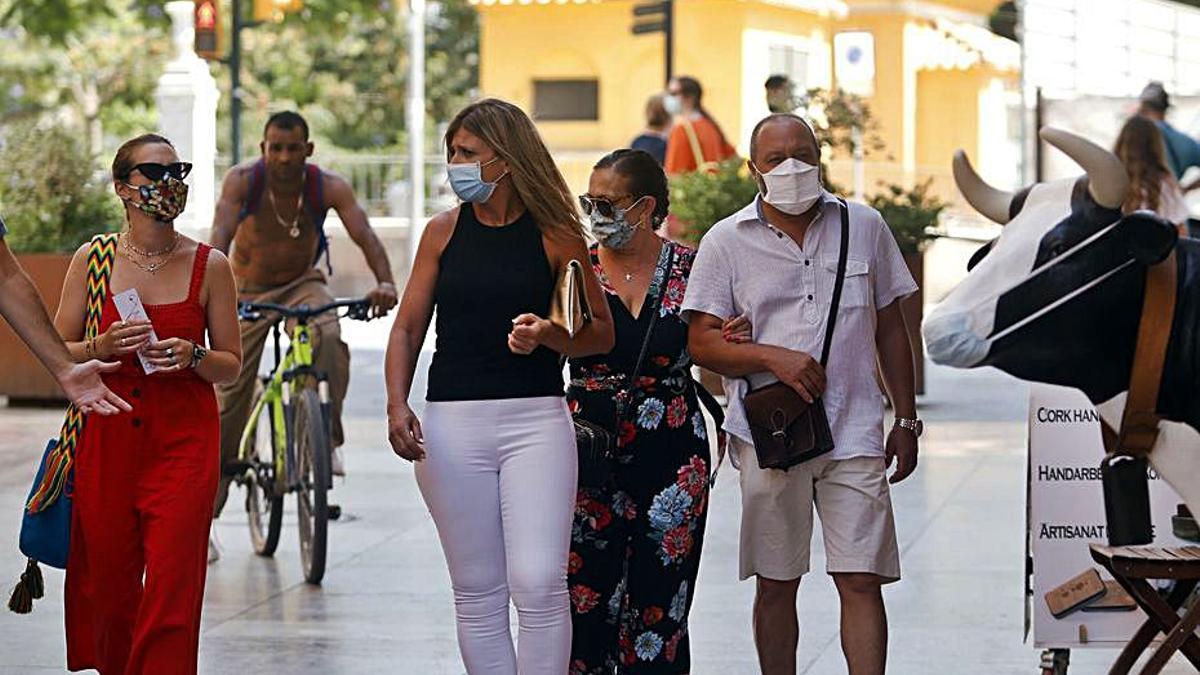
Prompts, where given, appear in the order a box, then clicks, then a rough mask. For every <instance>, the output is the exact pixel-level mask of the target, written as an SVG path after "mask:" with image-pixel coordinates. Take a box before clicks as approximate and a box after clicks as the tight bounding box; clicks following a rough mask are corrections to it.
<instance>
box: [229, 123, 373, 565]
mask: <svg viewBox="0 0 1200 675" xmlns="http://www.w3.org/2000/svg"><path fill="white" fill-rule="evenodd" d="M259 147H260V149H261V150H262V157H260V158H258V159H256V160H252V161H249V162H246V163H244V164H241V165H239V166H236V167H234V168H233V169H231V170H230V171H229V173H228V174H226V176H225V181H224V184H223V185H222V187H221V198H220V200H219V201H218V202H217V209H216V213H215V214H214V216H213V228H212V238H211V243H212V246H213V248H215V249H217V250H218V251H221V252H222V253H225V254H229V255H230V257H231V259H232V262H233V272H234V275H235V277H236V278H237V282H238V298H239V299H240V300H243V301H246V302H271V303H275V304H279V305H291V306H294V305H301V304H308V305H313V306H315V305H323V304H325V303H328V302H332V301H333V295H332V293H331V292H330V289H329V280H328V278H327V276H326V273H327V272H328V273H330V274H332V272H333V269H332V266H331V265H330V264H329V240H328V237H326V233H325V217H326V214H327V213H328V212H329V210H330V209H333V210H334V211H336V212H337V214H338V218H339V220H341V223H342V227H344V228H345V230H346V234H347V235H349V237H350V239H351V240H352V241H353V242H354V243H355V244H356V245H357V246H358V247H359V248H360V249H362V253H363V257H364V258H366V261H367V265H368V266H369V267H370V268H371V272H372V273H373V274H374V276H375V279H376V282H377V283H378V285H377V286H376V287H375V289H374V290H372V291H370V292H369V293H367V298H369V299H370V301H371V308H372V315H373V316H384V315H386V314H387V313H388V312H389V311H390V310H391V309H392V308H393V307H395V306H396V302H397V291H396V285H395V283H394V279H393V278H392V267H391V263H390V262H389V260H388V255H387V250H386V249H385V248H384V246H383V242H381V241H380V240H379V236H378V235H377V234H376V233H375V230H374V229H372V228H371V224H370V221H369V220H368V219H367V213H366V211H365V210H364V209H363V207H362V205H361V204H359V202H358V198H357V197H356V196H355V194H354V188H353V187H352V186H351V185H350V183H349V182H348V181H347V180H346V179H345V178H343V177H341V176H339V175H337V174H335V173H332V172H329V171H326V170H324V169H321V168H320V167H318V166H317V165H316V164H313V163H311V162H309V161H308V160H309V158H310V157H312V154H313V143H312V142H311V141H310V140H309V129H308V122H306V121H305V120H304V118H303V117H301V116H300V115H299V114H297V113H294V112H291V111H283V112H277V113H275V114H273V115H271V117H270V118H268V119H267V124H266V127H265V128H264V129H263V140H262V142H261V143H260V144H259ZM231 248H232V253H230V249H231ZM322 257H324V258H325V269H324V270H322V269H321V264H320V263H321V259H322ZM271 324H272V322H270V321H246V322H243V323H242V324H241V329H242V346H243V348H244V349H245V358H244V360H243V363H242V372H241V374H240V375H238V378H237V380H235V381H234V382H229V383H226V384H224V385H222V386H220V387H218V390H217V393H218V395H219V397H220V400H221V463H222V465H225V464H228V463H230V462H233V461H235V460H236V459H237V454H238V442H239V441H240V440H241V436H242V429H243V428H244V427H245V426H246V422H247V421H248V420H249V417H250V407H251V406H252V405H253V403H254V401H253V397H254V385H255V383H256V382H257V380H258V370H259V361H260V360H261V359H262V352H263V346H264V345H265V344H266V341H267V336H268V335H269V334H270V332H271ZM309 325H310V326H311V327H312V329H313V338H314V339H313V359H314V365H315V366H316V368H317V369H318V370H320V371H321V372H323V373H325V374H326V375H327V376H328V377H329V396H330V408H331V410H330V418H331V419H330V435H331V437H332V441H333V443H332V445H333V456H332V458H331V459H332V465H333V466H332V468H333V473H334V475H338V476H340V475H344V474H345V469H344V465H343V461H342V454H341V452H340V451H339V448H340V447H341V445H342V443H343V442H344V441H345V431H344V430H343V428H342V401H343V400H344V399H345V398H346V390H347V388H348V387H349V385H350V348H349V347H348V346H347V345H346V343H345V342H344V341H343V340H342V332H341V328H340V327H339V325H338V317H337V315H336V314H334V313H329V314H326V315H325V316H323V317H319V318H317V319H315V320H314V321H312V322H311V323H310V324H309ZM232 480H233V479H232V476H226V475H222V476H221V483H220V485H219V486H218V488H217V497H216V500H215V503H214V505H213V519H214V520H216V519H217V518H219V517H220V516H221V510H222V509H223V508H224V506H225V501H226V500H227V499H228V497H229V485H230V482H231V481H232ZM208 553H209V560H210V561H215V560H217V559H218V558H219V557H220V553H221V549H220V546H219V545H218V543H217V537H216V528H214V529H213V534H212V538H211V540H210V541H209V551H208Z"/></svg>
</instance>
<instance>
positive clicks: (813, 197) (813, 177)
mask: <svg viewBox="0 0 1200 675" xmlns="http://www.w3.org/2000/svg"><path fill="white" fill-rule="evenodd" d="M754 170H755V171H758V168H757V167H755V169H754ZM758 175H760V176H762V179H763V184H764V185H765V186H766V190H767V192H766V194H764V195H763V200H764V201H765V202H767V203H768V204H770V205H771V206H774V207H775V208H777V209H779V210H780V211H783V212H784V213H786V214H788V215H791V216H798V215H800V214H801V213H804V212H805V211H807V210H809V209H810V208H812V205H813V204H816V203H817V200H818V199H820V198H821V172H820V169H818V168H817V167H815V166H813V165H811V164H805V163H804V162H801V161H800V160H798V159H794V158H792V157H788V158H787V159H785V160H783V162H782V163H780V165H779V166H777V167H775V168H774V169H771V170H770V171H768V172H767V173H761V172H760V173H759V174H758Z"/></svg>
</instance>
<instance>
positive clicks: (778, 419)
mask: <svg viewBox="0 0 1200 675" xmlns="http://www.w3.org/2000/svg"><path fill="white" fill-rule="evenodd" d="M839 205H840V206H841V212H842V242H841V246H840V247H839V250H838V264H837V278H836V280H835V281H834V283H833V299H832V300H831V301H830V303H829V318H828V320H827V321H826V322H825V326H826V328H825V342H824V345H823V346H822V348H821V366H822V367H824V366H825V364H826V363H827V362H828V361H829V348H830V346H831V345H832V343H833V329H834V326H835V325H836V324H837V314H838V306H839V305H840V304H841V300H842V285H843V283H844V282H845V278H846V255H847V251H848V250H849V247H850V211H849V209H848V208H847V207H846V203H845V202H844V201H840V200H839ZM742 405H743V407H744V408H745V410H746V420H747V421H748V422H749V424H750V435H751V437H752V438H753V439H754V452H755V454H756V455H757V456H758V466H759V468H762V469H783V470H785V471H786V470H788V469H790V468H792V467H793V466H796V465H797V464H801V463H803V462H807V461H808V460H810V459H813V458H815V457H820V456H821V455H824V454H826V453H828V452H830V451H831V450H833V430H832V429H831V428H830V427H829V417H828V416H827V415H826V413H825V404H824V402H823V401H822V400H821V399H820V398H819V397H818V398H817V399H816V400H814V401H813V402H812V403H808V402H807V401H805V400H804V399H802V398H800V394H798V393H796V390H795V389H793V388H792V387H791V385H788V384H784V383H783V382H776V383H774V384H769V385H767V386H765V387H759V388H758V389H753V390H751V391H749V392H748V393H747V394H746V395H745V396H744V397H743V398H742Z"/></svg>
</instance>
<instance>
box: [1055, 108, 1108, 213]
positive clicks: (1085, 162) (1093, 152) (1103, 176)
mask: <svg viewBox="0 0 1200 675" xmlns="http://www.w3.org/2000/svg"><path fill="white" fill-rule="evenodd" d="M1040 135H1041V137H1042V140H1044V141H1046V142H1047V143H1049V144H1050V145H1053V146H1054V147H1056V148H1058V149H1059V150H1062V151H1063V152H1064V153H1065V154H1066V155H1067V156H1068V157H1070V158H1071V159H1073V160H1075V163H1076V164H1078V165H1079V166H1081V167H1083V170H1084V171H1086V172H1087V176H1088V194H1090V195H1091V196H1092V200H1094V201H1095V202H1096V203H1097V204H1099V205H1100V206H1103V207H1104V208H1107V209H1119V208H1121V204H1123V203H1124V202H1125V192H1126V190H1127V189H1128V188H1129V177H1128V175H1127V174H1126V173H1125V166H1124V165H1123V164H1121V160H1119V159H1117V156H1116V155H1114V154H1112V153H1111V152H1109V151H1108V150H1105V149H1104V148H1102V147H1100V146H1098V145H1096V144H1095V143H1093V142H1091V141H1089V140H1087V139H1086V138H1083V137H1082V136H1078V135H1076V134H1073V133H1071V132H1069V131H1066V130H1064V129H1057V128H1055V127H1043V128H1042V131H1041V134H1040Z"/></svg>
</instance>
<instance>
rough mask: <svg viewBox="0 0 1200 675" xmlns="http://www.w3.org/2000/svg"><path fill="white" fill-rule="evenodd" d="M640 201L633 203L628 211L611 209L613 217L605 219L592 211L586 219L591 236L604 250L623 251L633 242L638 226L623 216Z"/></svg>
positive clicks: (597, 212)
mask: <svg viewBox="0 0 1200 675" xmlns="http://www.w3.org/2000/svg"><path fill="white" fill-rule="evenodd" d="M640 202H641V200H640V199H639V200H638V201H636V202H634V203H633V204H631V205H630V207H629V208H628V209H619V208H615V207H614V208H613V217H612V218H605V217H604V216H602V215H600V212H599V211H592V213H591V215H590V216H588V218H589V219H590V220H591V225H592V236H594V237H595V238H596V241H598V242H600V245H601V246H603V247H604V248H611V249H623V248H625V247H626V246H628V245H629V242H631V241H633V237H634V235H636V234H637V229H638V226H637V224H636V223H630V222H629V221H628V220H627V219H626V217H625V214H627V213H629V209H632V208H633V207H634V206H637V205H638V204H639V203H640Z"/></svg>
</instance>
